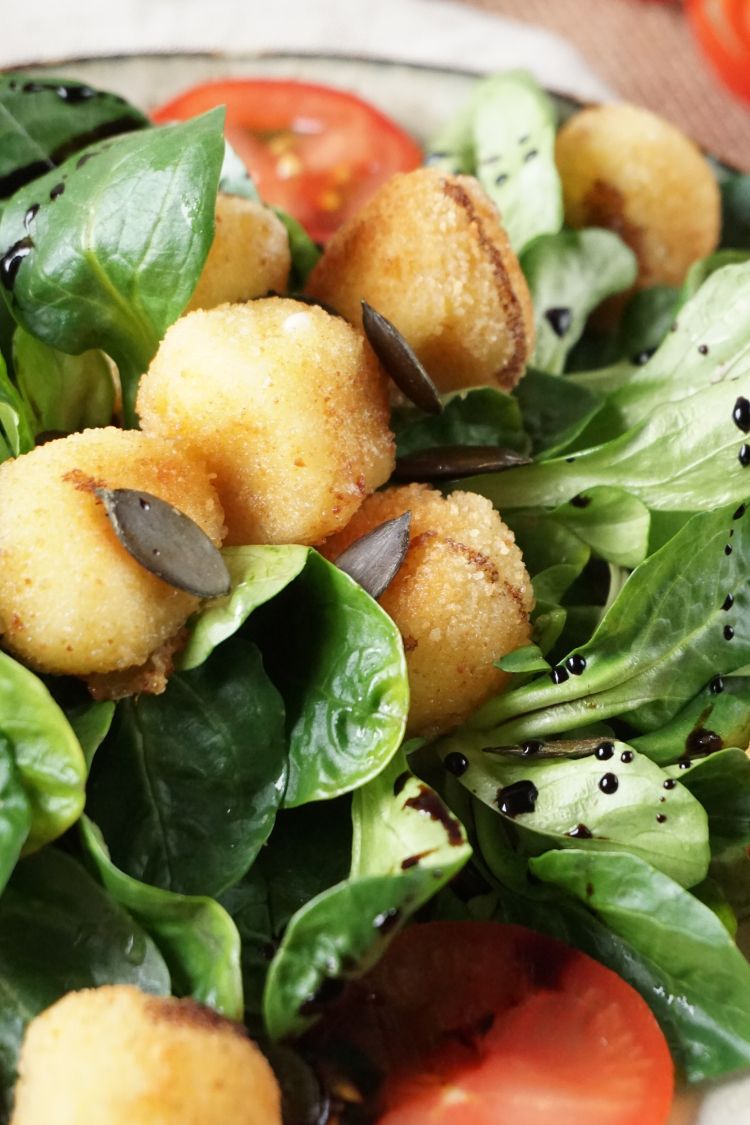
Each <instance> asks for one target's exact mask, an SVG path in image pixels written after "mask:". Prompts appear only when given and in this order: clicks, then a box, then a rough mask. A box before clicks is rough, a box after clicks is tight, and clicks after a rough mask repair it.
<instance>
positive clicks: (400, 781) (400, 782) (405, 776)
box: [393, 770, 412, 797]
mask: <svg viewBox="0 0 750 1125" xmlns="http://www.w3.org/2000/svg"><path fill="white" fill-rule="evenodd" d="M411 776H412V775H411V773H410V772H409V770H404V772H403V773H400V774H399V775H398V777H397V778H396V780H395V781H394V783H393V796H394V797H398V795H399V793H400V792H401V790H402V789H403V788H404V786H405V785H406V783H407V781H408V780H409V778H410V777H411Z"/></svg>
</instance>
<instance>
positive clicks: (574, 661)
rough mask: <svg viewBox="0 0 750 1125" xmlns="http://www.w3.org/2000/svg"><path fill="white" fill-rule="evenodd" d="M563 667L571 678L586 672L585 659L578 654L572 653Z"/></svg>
mask: <svg viewBox="0 0 750 1125" xmlns="http://www.w3.org/2000/svg"><path fill="white" fill-rule="evenodd" d="M565 667H566V668H567V669H568V671H569V672H570V674H571V675H572V676H581V675H583V673H584V672H585V671H586V657H585V656H581V654H580V653H579V652H574V653H573V655H572V656H569V657H568V659H567V660H566V661H565Z"/></svg>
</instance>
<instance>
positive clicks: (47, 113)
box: [0, 74, 149, 199]
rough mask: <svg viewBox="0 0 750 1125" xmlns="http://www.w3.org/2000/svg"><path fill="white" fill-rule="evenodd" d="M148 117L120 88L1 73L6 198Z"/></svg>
mask: <svg viewBox="0 0 750 1125" xmlns="http://www.w3.org/2000/svg"><path fill="white" fill-rule="evenodd" d="M148 124H149V121H148V118H147V117H145V116H144V115H143V114H142V113H141V112H140V110H138V109H136V108H135V107H134V106H131V105H128V103H127V102H126V101H125V99H124V98H121V97H119V95H118V94H110V93H107V92H106V91H104V90H95V89H94V88H93V87H91V86H88V85H85V84H84V83H82V82H74V81H71V80H70V79H68V78H48V77H46V76H45V77H44V78H43V79H42V78H37V77H35V76H33V75H24V74H5V75H1V76H0V199H2V198H5V197H7V196H9V195H12V194H13V192H14V191H17V190H18V189H19V188H21V187H23V186H24V184H28V183H29V182H30V181H31V180H34V179H36V178H37V177H38V176H41V175H44V173H45V172H48V171H50V169H53V168H56V167H57V166H58V165H59V164H62V163H63V162H64V161H65V160H67V159H68V158H69V157H70V156H73V155H74V154H75V153H77V152H80V151H81V150H82V149H84V148H86V147H87V146H88V145H91V144H94V143H95V142H97V141H105V140H107V139H108V138H110V137H115V136H117V135H118V134H119V133H127V132H130V131H131V130H134V129H142V128H143V127H144V126H147V125H148Z"/></svg>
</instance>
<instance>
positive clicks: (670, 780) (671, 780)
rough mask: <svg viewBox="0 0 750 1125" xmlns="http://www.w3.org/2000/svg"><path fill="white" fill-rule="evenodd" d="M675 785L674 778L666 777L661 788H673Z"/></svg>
mask: <svg viewBox="0 0 750 1125" xmlns="http://www.w3.org/2000/svg"><path fill="white" fill-rule="evenodd" d="M676 785H677V782H676V780H675V778H673V777H668V778H667V780H666V781H665V782H664V784H663V786H662V788H663V789H674V787H675V786H676Z"/></svg>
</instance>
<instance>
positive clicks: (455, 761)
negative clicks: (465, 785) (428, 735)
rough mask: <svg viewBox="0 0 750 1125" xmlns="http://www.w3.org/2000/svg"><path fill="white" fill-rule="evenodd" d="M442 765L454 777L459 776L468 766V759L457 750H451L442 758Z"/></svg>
mask: <svg viewBox="0 0 750 1125" xmlns="http://www.w3.org/2000/svg"><path fill="white" fill-rule="evenodd" d="M443 765H444V766H445V768H446V769H447V771H448V773H452V774H453V776H454V777H461V775H462V774H464V773H466V771H467V769H468V768H469V759H468V758H466V757H464V755H463V754H460V753H459V752H458V750H452V751H451V752H450V754H446V755H445V757H444V758H443Z"/></svg>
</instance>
